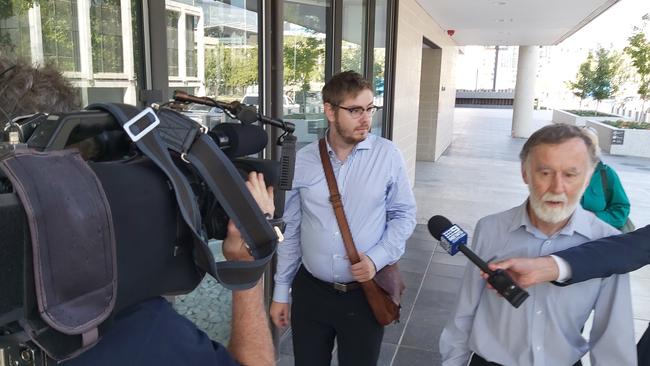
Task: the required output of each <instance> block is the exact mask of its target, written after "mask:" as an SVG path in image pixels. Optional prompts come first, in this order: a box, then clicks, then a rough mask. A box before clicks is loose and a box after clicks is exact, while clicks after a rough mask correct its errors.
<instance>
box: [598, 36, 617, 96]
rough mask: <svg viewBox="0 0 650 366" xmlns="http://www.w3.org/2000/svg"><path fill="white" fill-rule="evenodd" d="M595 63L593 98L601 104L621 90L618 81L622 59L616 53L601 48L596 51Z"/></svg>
mask: <svg viewBox="0 0 650 366" xmlns="http://www.w3.org/2000/svg"><path fill="white" fill-rule="evenodd" d="M595 62H596V67H595V69H594V75H593V79H592V83H593V84H592V87H593V89H592V91H591V97H592V98H594V99H595V100H597V101H599V102H600V101H601V100H603V99H609V98H611V97H613V96H614V95H615V94H616V92H617V91H618V89H619V86H620V85H619V84H618V82H617V80H616V79H617V76H618V75H619V73H620V69H621V57H620V55H619V54H618V53H617V52H615V51H609V50H606V49H605V48H602V47H599V48H598V49H597V50H596V55H595Z"/></svg>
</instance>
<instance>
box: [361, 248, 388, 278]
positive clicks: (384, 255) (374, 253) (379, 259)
mask: <svg viewBox="0 0 650 366" xmlns="http://www.w3.org/2000/svg"><path fill="white" fill-rule="evenodd" d="M366 255H367V256H368V257H370V260H372V263H374V264H375V270H377V272H379V271H381V269H382V268H384V267H386V266H387V265H388V264H390V263H391V262H392V261H391V258H390V256H389V255H388V252H386V249H384V248H383V247H382V246H381V245H375V246H374V247H372V248H370V250H368V251H367V252H366Z"/></svg>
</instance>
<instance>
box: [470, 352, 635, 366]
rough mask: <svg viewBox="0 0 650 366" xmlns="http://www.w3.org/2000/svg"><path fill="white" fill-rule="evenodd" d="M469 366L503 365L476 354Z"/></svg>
mask: <svg viewBox="0 0 650 366" xmlns="http://www.w3.org/2000/svg"><path fill="white" fill-rule="evenodd" d="M469 366H501V365H500V364H498V363H495V362H489V361H487V360H486V359H484V358H483V357H481V356H479V355H477V354H476V353H474V354H472V358H471V359H470V362H469ZM573 366H582V362H581V361H580V360H578V362H576V363H574V364H573ZM639 366H641V364H639Z"/></svg>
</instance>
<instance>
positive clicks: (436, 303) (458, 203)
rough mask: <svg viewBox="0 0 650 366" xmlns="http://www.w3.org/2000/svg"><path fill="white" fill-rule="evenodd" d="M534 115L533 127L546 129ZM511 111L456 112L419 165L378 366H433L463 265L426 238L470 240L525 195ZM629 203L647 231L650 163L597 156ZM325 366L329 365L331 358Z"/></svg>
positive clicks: (646, 287)
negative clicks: (450, 226)
mask: <svg viewBox="0 0 650 366" xmlns="http://www.w3.org/2000/svg"><path fill="white" fill-rule="evenodd" d="M550 119H551V113H550V111H536V112H535V123H536V124H537V125H539V126H540V127H541V126H542V125H544V124H547V123H549V121H550ZM511 120H512V110H489V109H456V110H455V118H454V121H455V122H454V141H453V143H452V145H451V146H450V147H449V149H448V150H447V151H446V152H445V153H444V155H443V156H442V157H441V158H440V159H439V160H438V161H437V162H435V163H429V162H418V163H417V167H416V178H415V187H414V192H415V196H416V199H417V202H418V224H419V225H418V226H417V228H416V230H415V233H414V234H413V236H412V237H411V239H410V240H409V241H408V242H407V249H406V253H405V255H404V257H403V258H402V260H401V261H400V266H401V269H402V271H403V273H404V275H405V278H406V282H407V291H406V294H405V296H404V303H403V308H402V322H401V323H399V324H397V325H392V326H389V327H387V328H386V333H385V336H384V342H383V344H382V351H381V356H380V361H379V365H380V366H418V365H428V366H430V365H439V364H440V354H439V353H438V340H439V338H440V332H441V331H442V329H443V327H444V325H445V323H446V322H447V320H448V318H449V315H450V312H451V308H452V306H453V305H454V300H455V297H456V292H457V290H458V286H459V283H460V278H461V276H462V272H463V267H464V265H465V263H466V259H465V258H464V257H462V256H461V255H460V254H459V255H456V256H454V257H451V256H449V255H448V254H446V253H445V252H444V251H442V250H441V249H439V248H436V242H435V240H434V239H433V238H432V237H431V236H430V235H429V233H428V232H427V230H426V227H425V225H426V222H427V221H428V219H429V217H431V216H433V215H444V216H446V217H448V218H449V219H450V220H452V221H453V222H455V223H456V224H458V225H459V226H461V227H462V228H464V229H465V230H466V231H468V233H469V234H470V236H471V235H472V231H473V228H474V226H475V225H476V222H477V221H478V219H479V218H481V217H483V216H485V215H488V214H491V213H495V212H499V211H503V210H506V209H508V208H511V207H513V206H515V205H519V204H521V203H522V202H523V201H524V199H525V198H526V197H527V195H528V190H527V188H526V186H525V185H524V183H523V181H522V179H521V175H520V171H519V169H520V164H519V160H518V154H519V150H520V149H521V146H522V145H523V143H524V140H523V139H513V138H511V137H510V128H511ZM603 160H604V161H605V162H606V163H607V164H610V165H611V166H613V167H614V169H615V170H616V171H617V172H618V174H619V175H620V177H621V180H622V182H623V185H624V186H625V188H626V191H627V193H628V196H630V200H631V202H632V205H633V207H632V214H631V218H632V220H633V221H634V222H635V223H636V224H637V226H642V225H647V224H650V184H648V182H650V159H640V158H628V157H614V156H607V155H606V156H604V157H603ZM632 293H633V300H634V301H633V305H634V314H635V330H636V331H637V339H638V338H639V337H640V335H641V334H642V332H643V331H644V330H645V327H646V326H647V324H648V321H649V320H650V266H648V267H645V268H644V269H641V270H639V271H637V272H635V273H633V274H632ZM290 337H291V334H290V332H287V334H285V336H284V337H283V339H282V340H281V344H280V354H281V358H280V363H279V365H293V357H292V349H291V338H290ZM333 359H334V361H333V362H332V365H336V364H337V363H336V361H335V359H336V357H335V356H334V357H333Z"/></svg>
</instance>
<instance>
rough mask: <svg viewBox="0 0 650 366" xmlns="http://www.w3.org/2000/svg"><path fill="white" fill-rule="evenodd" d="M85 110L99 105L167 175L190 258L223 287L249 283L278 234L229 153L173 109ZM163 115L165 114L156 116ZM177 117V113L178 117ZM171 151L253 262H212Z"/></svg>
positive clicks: (262, 268)
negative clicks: (197, 178)
mask: <svg viewBox="0 0 650 366" xmlns="http://www.w3.org/2000/svg"><path fill="white" fill-rule="evenodd" d="M86 109H90V110H103V111H106V112H108V113H110V114H111V115H113V117H115V119H116V121H117V122H118V123H119V124H120V125H121V126H122V127H123V128H124V130H125V131H126V132H127V134H128V135H129V136H130V137H131V140H133V142H134V143H135V145H136V146H137V147H138V149H140V150H141V151H142V152H143V153H144V154H145V155H146V156H147V157H149V159H151V161H153V162H154V163H155V164H156V165H157V166H158V167H159V168H160V170H162V171H163V173H165V175H166V176H167V177H168V178H169V181H170V183H171V184H172V186H173V188H174V192H175V195H176V200H177V202H178V205H179V209H180V212H181V216H182V218H183V220H184V221H185V223H186V224H187V226H188V227H189V228H190V230H191V232H192V235H193V237H194V253H193V256H194V260H195V262H196V265H197V266H198V267H199V268H200V269H201V270H202V271H204V272H207V273H209V274H210V275H211V276H212V277H214V278H215V279H216V280H217V281H218V282H219V283H221V284H222V285H224V287H226V288H228V289H231V290H243V289H248V288H251V287H253V286H254V285H255V284H256V283H257V282H258V280H259V279H260V277H261V276H262V274H263V273H264V271H265V269H266V267H267V264H268V263H269V262H270V260H271V258H272V257H273V254H274V253H275V249H276V245H277V241H278V235H277V234H276V232H275V231H274V229H273V228H272V227H271V226H270V224H269V223H268V222H267V220H266V218H265V217H264V214H263V213H262V211H261V210H260V209H259V207H258V206H257V204H256V203H255V199H254V198H253V197H252V195H251V193H250V192H249V191H248V189H247V188H246V185H245V182H244V181H243V179H242V178H241V176H240V175H239V173H238V172H237V170H236V168H235V167H234V166H233V165H232V163H231V162H230V160H229V159H228V157H227V156H226V155H225V154H224V153H223V152H222V151H221V150H220V149H219V147H218V146H217V145H216V144H215V143H214V141H212V139H211V138H210V137H209V136H207V135H206V134H204V133H201V131H200V130H201V129H200V126H199V125H198V124H197V123H195V122H194V121H192V120H189V119H187V118H184V117H182V116H178V114H176V113H175V112H171V111H167V110H164V109H160V110H159V111H158V113H155V112H154V111H153V110H152V109H151V108H146V109H144V110H142V111H141V110H140V109H139V108H137V107H135V106H131V105H127V104H121V103H96V104H92V105H89V106H88V107H86ZM158 115H162V116H163V118H158ZM177 117H178V118H177ZM169 150H172V151H175V152H177V153H179V154H181V157H182V158H183V159H185V160H186V161H187V162H189V163H190V164H191V165H192V167H193V168H194V169H196V171H198V173H199V175H201V177H202V178H203V179H204V181H205V182H206V184H207V186H208V188H209V189H210V190H211V191H212V193H213V194H214V195H215V197H216V198H217V200H218V201H219V203H220V204H221V206H222V207H223V208H224V210H225V211H226V213H227V214H228V217H229V218H231V219H232V220H233V221H234V222H235V224H236V225H237V227H239V229H240V231H241V233H242V236H243V237H244V239H245V241H246V243H247V244H248V245H249V247H250V248H251V252H252V253H253V257H254V258H255V260H253V261H222V262H215V260H214V256H213V254H212V252H211V250H210V248H209V246H208V243H207V240H206V238H205V237H204V232H203V228H202V222H201V214H200V209H199V206H198V202H197V200H196V196H195V195H194V192H193V191H192V188H191V186H190V184H189V181H188V180H187V178H186V177H185V176H184V175H183V173H182V172H181V170H180V169H179V168H178V167H177V166H176V164H175V163H174V161H173V160H172V157H171V155H170V152H169Z"/></svg>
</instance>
